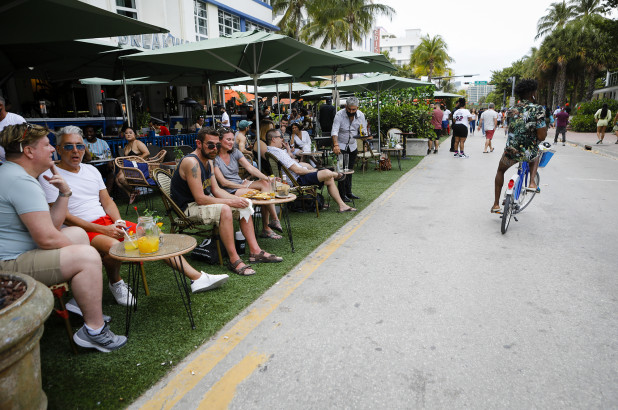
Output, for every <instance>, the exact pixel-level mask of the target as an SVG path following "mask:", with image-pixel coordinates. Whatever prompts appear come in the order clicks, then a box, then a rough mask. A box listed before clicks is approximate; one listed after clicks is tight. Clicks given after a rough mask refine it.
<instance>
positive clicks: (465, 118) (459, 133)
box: [453, 97, 472, 158]
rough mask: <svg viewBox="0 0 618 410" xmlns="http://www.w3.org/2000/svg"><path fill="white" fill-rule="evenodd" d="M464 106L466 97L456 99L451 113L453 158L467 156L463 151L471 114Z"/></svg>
mask: <svg viewBox="0 0 618 410" xmlns="http://www.w3.org/2000/svg"><path fill="white" fill-rule="evenodd" d="M465 107H466V99H465V98H463V97H462V98H460V99H459V100H457V110H456V111H455V112H454V113H453V139H454V140H455V147H454V148H455V154H454V155H453V157H455V158H468V155H466V154H465V152H464V144H465V143H466V138H468V128H469V126H470V120H471V119H472V114H471V113H470V111H468V109H467V108H465Z"/></svg>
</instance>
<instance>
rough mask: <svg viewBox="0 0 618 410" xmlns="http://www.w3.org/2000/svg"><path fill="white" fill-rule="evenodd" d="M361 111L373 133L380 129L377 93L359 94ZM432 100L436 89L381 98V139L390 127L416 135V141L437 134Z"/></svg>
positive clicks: (385, 95)
mask: <svg viewBox="0 0 618 410" xmlns="http://www.w3.org/2000/svg"><path fill="white" fill-rule="evenodd" d="M358 97H359V100H360V107H359V108H360V110H361V111H362V112H363V113H364V114H365V117H366V118H367V122H368V124H369V126H370V127H371V130H372V132H376V131H377V130H378V108H377V106H376V95H375V93H365V94H361V95H358ZM431 99H433V87H417V88H409V89H405V90H396V91H388V92H385V93H382V94H381V95H380V131H381V133H382V136H384V135H386V132H387V131H388V130H389V129H391V128H399V129H400V130H402V131H404V132H413V133H414V134H415V136H416V137H417V138H427V137H428V136H430V135H432V134H433V133H434V131H433V127H432V126H431V112H430V111H429V105H428V103H427V101H428V100H431Z"/></svg>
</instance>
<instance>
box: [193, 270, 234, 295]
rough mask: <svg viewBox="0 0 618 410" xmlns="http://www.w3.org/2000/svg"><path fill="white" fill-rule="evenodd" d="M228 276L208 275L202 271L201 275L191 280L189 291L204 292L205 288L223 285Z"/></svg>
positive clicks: (209, 288)
mask: <svg viewBox="0 0 618 410" xmlns="http://www.w3.org/2000/svg"><path fill="white" fill-rule="evenodd" d="M229 278H230V277H229V276H228V275H226V274H223V275H209V274H207V273H206V272H203V271H202V276H200V277H199V279H196V280H192V281H191V292H193V293H198V292H205V291H207V290H211V289H216V288H218V287H219V286H221V285H223V284H224V283H225V282H227V280H228V279H229Z"/></svg>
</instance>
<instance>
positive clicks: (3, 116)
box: [0, 97, 26, 163]
mask: <svg viewBox="0 0 618 410" xmlns="http://www.w3.org/2000/svg"><path fill="white" fill-rule="evenodd" d="M25 122H26V120H25V119H24V117H22V116H21V115H17V114H13V113H12V112H8V111H7V110H6V100H5V99H4V98H3V97H0V131H2V130H3V129H4V127H6V126H9V125H19V124H23V123H25ZM5 161H6V158H5V154H4V148H3V147H2V146H0V163H2V162H5Z"/></svg>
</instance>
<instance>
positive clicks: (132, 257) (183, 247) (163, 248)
mask: <svg viewBox="0 0 618 410" xmlns="http://www.w3.org/2000/svg"><path fill="white" fill-rule="evenodd" d="M196 246H197V241H196V240H195V238H194V237H192V236H189V235H184V234H164V235H163V243H161V244H160V245H159V250H158V251H157V252H155V253H149V254H147V255H144V254H141V253H139V250H137V249H134V250H130V251H127V250H125V249H124V242H118V243H116V244H114V245H113V246H112V247H111V249H110V250H109V256H111V257H112V258H114V259H118V260H121V261H126V262H146V261H158V260H161V259H169V258H173V257H174V256H179V255H184V254H185V253H187V252H190V251H192V250H193V248H195V247H196Z"/></svg>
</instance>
